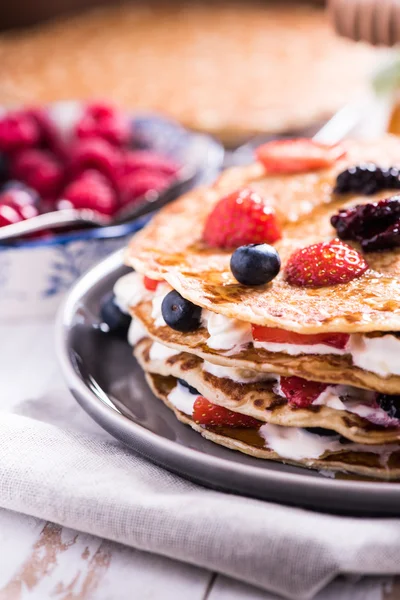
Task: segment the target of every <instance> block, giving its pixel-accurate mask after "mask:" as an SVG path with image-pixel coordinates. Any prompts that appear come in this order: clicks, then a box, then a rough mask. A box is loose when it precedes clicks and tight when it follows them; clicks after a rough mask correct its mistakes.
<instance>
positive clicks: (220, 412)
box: [193, 396, 261, 428]
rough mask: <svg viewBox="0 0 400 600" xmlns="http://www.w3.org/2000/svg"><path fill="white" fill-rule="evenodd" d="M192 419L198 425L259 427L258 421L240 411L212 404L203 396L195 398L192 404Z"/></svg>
mask: <svg viewBox="0 0 400 600" xmlns="http://www.w3.org/2000/svg"><path fill="white" fill-rule="evenodd" d="M193 420H194V422H195V423H198V425H207V426H209V427H224V426H226V427H257V428H258V427H259V426H260V425H261V423H260V421H257V419H253V417H248V416H247V415H241V414H240V413H237V412H234V411H233V410H229V409H228V408H224V407H223V406H217V404H212V403H211V402H209V401H208V400H207V399H206V398H204V397H203V396H199V397H198V398H196V400H195V403H194V405H193Z"/></svg>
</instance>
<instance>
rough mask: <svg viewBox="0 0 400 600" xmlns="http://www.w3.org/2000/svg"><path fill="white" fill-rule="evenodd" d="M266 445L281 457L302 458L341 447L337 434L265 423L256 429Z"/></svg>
mask: <svg viewBox="0 0 400 600" xmlns="http://www.w3.org/2000/svg"><path fill="white" fill-rule="evenodd" d="M258 432H259V434H260V435H261V437H262V438H263V439H264V440H265V442H266V445H267V447H268V448H269V449H270V450H273V451H274V452H276V453H277V454H279V456H281V457H282V458H290V459H292V460H302V459H304V458H320V457H321V456H323V455H324V454H325V452H327V451H330V452H337V451H339V450H341V449H342V448H343V446H342V444H340V442H339V441H338V436H335V435H333V436H325V435H317V434H315V433H309V432H308V431H306V430H305V429H301V428H300V427H283V426H281V425H271V424H270V423H265V424H264V425H261V427H260V429H259V430H258Z"/></svg>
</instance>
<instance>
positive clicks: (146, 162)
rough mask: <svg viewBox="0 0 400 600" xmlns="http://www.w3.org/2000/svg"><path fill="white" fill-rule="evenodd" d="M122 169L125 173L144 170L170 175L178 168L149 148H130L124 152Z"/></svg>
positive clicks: (174, 163)
mask: <svg viewBox="0 0 400 600" xmlns="http://www.w3.org/2000/svg"><path fill="white" fill-rule="evenodd" d="M122 170H123V173H124V174H125V175H127V174H129V173H133V172H134V171H143V170H144V171H156V172H158V173H164V174H165V175H170V176H172V175H175V174H176V172H177V171H178V170H179V165H178V164H177V163H176V162H174V161H173V160H171V159H169V158H166V157H165V156H161V155H160V154H157V153H156V152H151V151H150V150H132V151H130V152H127V153H126V154H125V157H124V162H123V167H122Z"/></svg>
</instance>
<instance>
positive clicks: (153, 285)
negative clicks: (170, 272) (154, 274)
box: [143, 275, 160, 292]
mask: <svg viewBox="0 0 400 600" xmlns="http://www.w3.org/2000/svg"><path fill="white" fill-rule="evenodd" d="M159 283H160V282H159V281H157V279H150V277H146V275H144V276H143V285H144V287H145V288H146V290H149V292H155V291H156V289H157V286H158V284H159Z"/></svg>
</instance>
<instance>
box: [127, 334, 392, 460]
mask: <svg viewBox="0 0 400 600" xmlns="http://www.w3.org/2000/svg"><path fill="white" fill-rule="evenodd" d="M151 346H152V341H151V340H149V339H146V338H145V339H142V340H141V341H140V342H139V343H138V344H137V345H136V347H135V350H134V355H135V357H136V359H137V360H138V362H139V364H140V365H141V366H142V368H143V370H144V371H145V372H147V373H153V374H156V375H162V376H163V377H171V376H172V377H174V378H176V379H182V380H184V381H186V382H187V383H188V384H189V385H191V386H192V387H193V388H195V389H196V390H198V392H199V393H200V394H201V395H202V396H204V397H205V398H207V399H208V400H209V401H210V402H212V403H213V404H217V405H220V406H224V407H225V408H228V409H230V410H233V411H234V412H238V413H241V414H244V415H248V416H250V417H254V418H255V419H257V420H259V421H263V422H265V423H271V424H274V425H281V426H285V427H301V428H303V427H318V428H322V429H328V430H332V431H334V432H336V433H338V434H340V435H342V436H343V437H345V438H346V439H348V440H351V441H353V442H357V443H359V444H364V445H367V444H371V445H373V444H386V443H391V442H392V443H393V442H398V441H399V440H400V427H399V426H398V425H394V423H395V422H396V420H394V419H390V418H389V417H387V423H386V426H384V425H377V424H374V423H373V422H371V421H370V420H367V419H366V418H362V417H360V416H359V415H358V414H357V413H354V412H351V411H350V410H346V409H342V410H339V409H336V408H332V407H331V406H327V405H314V404H313V405H311V406H309V407H308V408H297V407H292V406H291V405H290V404H289V403H288V402H287V400H286V398H285V397H283V396H281V395H278V394H277V393H276V383H277V382H276V379H275V380H271V379H266V380H264V381H259V377H257V375H258V374H254V375H256V377H255V379H256V380H257V381H252V379H253V377H252V375H253V373H252V372H251V371H247V372H246V371H245V370H243V371H242V372H241V371H240V370H238V369H236V370H235V369H231V370H229V369H227V370H225V371H224V372H223V375H224V376H223V377H220V376H216V375H214V374H213V373H212V372H210V371H208V370H207V363H204V361H203V360H202V359H201V358H199V357H197V356H194V355H192V354H189V353H187V352H181V353H179V352H178V353H177V354H175V355H172V356H169V357H166V358H154V357H152V356H151V352H150V349H151ZM238 376H239V378H240V377H241V378H243V379H244V381H246V382H244V383H238V382H237V381H235V380H233V379H232V378H231V377H236V378H237V377H238ZM247 380H249V382H247ZM342 393H349V394H353V398H358V399H359V400H358V401H359V403H360V404H362V405H363V406H366V407H368V406H369V405H370V404H371V400H370V399H369V398H368V396H367V395H366V394H363V393H362V392H361V391H360V390H356V389H353V390H350V389H349V390H343V392H342ZM345 406H347V405H346V404H344V405H343V408H344V407H345ZM380 412H381V411H379V410H378V412H377V413H376V414H377V415H379V414H380ZM384 415H386V413H384ZM380 419H381V420H382V421H383V419H382V416H381V417H380ZM399 450H400V447H399Z"/></svg>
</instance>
